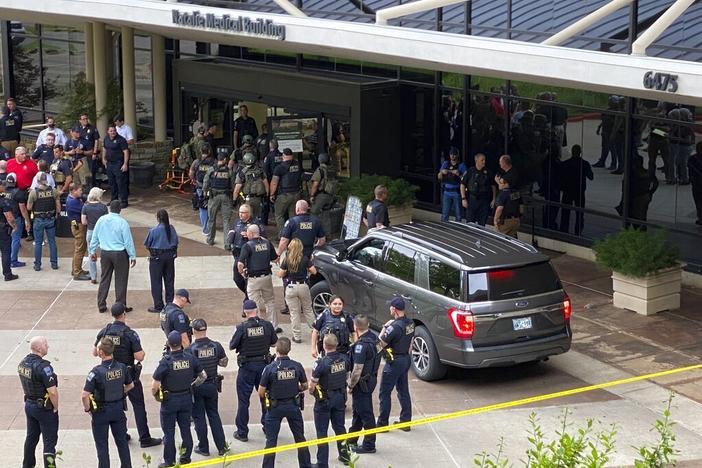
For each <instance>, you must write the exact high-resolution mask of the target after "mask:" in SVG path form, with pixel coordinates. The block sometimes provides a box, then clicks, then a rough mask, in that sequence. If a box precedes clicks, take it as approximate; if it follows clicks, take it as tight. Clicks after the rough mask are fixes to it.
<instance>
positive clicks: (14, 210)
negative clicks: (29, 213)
mask: <svg viewBox="0 0 702 468" xmlns="http://www.w3.org/2000/svg"><path fill="white" fill-rule="evenodd" d="M17 216H19V206H18V205H17V202H15V200H14V199H13V197H12V193H11V192H8V191H7V179H5V180H3V181H2V182H0V255H1V256H2V276H3V277H4V278H5V281H12V280H16V279H17V278H19V277H18V276H17V275H14V274H12V262H11V257H12V232H13V231H15V230H16V229H18V227H17V222H16V219H17Z"/></svg>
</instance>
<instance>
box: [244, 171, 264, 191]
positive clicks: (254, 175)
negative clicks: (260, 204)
mask: <svg viewBox="0 0 702 468" xmlns="http://www.w3.org/2000/svg"><path fill="white" fill-rule="evenodd" d="M241 175H242V176H243V177H244V185H243V186H242V187H241V191H242V192H243V193H244V195H246V196H254V197H261V196H263V195H265V194H266V187H265V186H264V185H263V177H264V174H263V169H261V168H260V167H259V166H257V165H253V166H249V167H247V168H245V169H244V170H243V171H242V172H241Z"/></svg>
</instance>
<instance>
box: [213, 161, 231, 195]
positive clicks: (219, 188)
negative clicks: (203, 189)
mask: <svg viewBox="0 0 702 468" xmlns="http://www.w3.org/2000/svg"><path fill="white" fill-rule="evenodd" d="M209 185H210V189H211V190H213V191H216V192H223V193H227V192H230V191H231V190H232V174H231V172H230V171H229V168H228V167H226V166H223V167H222V166H220V167H218V168H216V169H215V170H214V171H213V172H211V173H210V181H209Z"/></svg>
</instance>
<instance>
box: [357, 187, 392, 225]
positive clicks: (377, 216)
mask: <svg viewBox="0 0 702 468" xmlns="http://www.w3.org/2000/svg"><path fill="white" fill-rule="evenodd" d="M373 193H374V195H375V200H371V201H370V202H369V203H368V205H366V211H365V212H364V213H363V224H365V225H366V226H367V227H368V229H371V228H386V227H390V216H389V215H388V208H387V206H385V199H386V198H388V189H387V188H386V187H385V186H384V185H378V186H376V187H375V189H374V190H373Z"/></svg>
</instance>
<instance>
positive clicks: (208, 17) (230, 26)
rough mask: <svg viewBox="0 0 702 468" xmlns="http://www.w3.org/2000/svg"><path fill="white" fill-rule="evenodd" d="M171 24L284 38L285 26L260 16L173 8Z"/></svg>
mask: <svg viewBox="0 0 702 468" xmlns="http://www.w3.org/2000/svg"><path fill="white" fill-rule="evenodd" d="M173 24H177V25H179V26H187V27H190V28H198V29H217V30H220V31H228V32H235V33H244V34H250V35H253V36H264V37H271V38H274V39H278V40H281V41H282V40H285V26H283V25H281V24H275V23H274V22H273V21H271V20H264V19H262V18H257V19H251V18H247V17H245V16H236V17H233V16H229V15H222V16H217V15H214V14H212V13H207V14H204V15H203V14H201V13H200V12H199V11H195V12H192V13H189V12H183V11H180V10H173Z"/></svg>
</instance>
